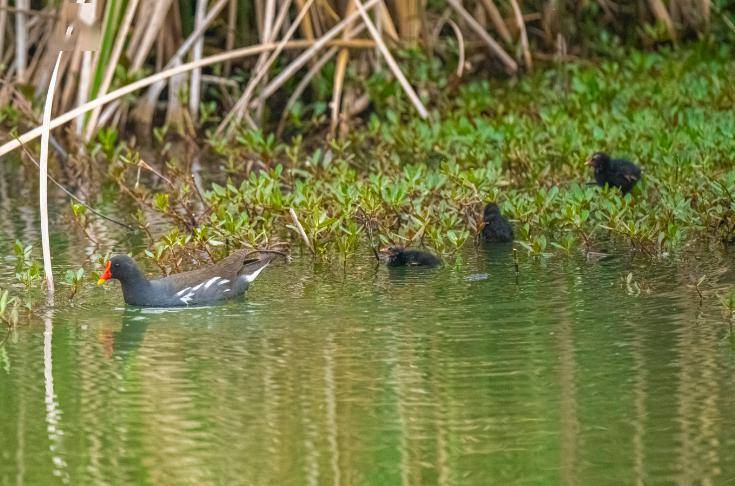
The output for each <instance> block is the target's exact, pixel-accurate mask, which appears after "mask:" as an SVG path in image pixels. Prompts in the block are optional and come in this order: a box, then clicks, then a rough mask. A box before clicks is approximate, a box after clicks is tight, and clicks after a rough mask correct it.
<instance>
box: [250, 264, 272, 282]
mask: <svg viewBox="0 0 735 486" xmlns="http://www.w3.org/2000/svg"><path fill="white" fill-rule="evenodd" d="M268 265H269V263H266V264H265V265H263V266H262V267H260V268H259V269H257V270H256V271H254V272H253V273H249V274H246V275H244V277H245V280H247V281H248V283H250V282H252V281H253V280H255V279H256V278H258V275H260V272H262V271H263V269H264V268H265V267H267V266H268Z"/></svg>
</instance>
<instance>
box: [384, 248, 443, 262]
mask: <svg viewBox="0 0 735 486" xmlns="http://www.w3.org/2000/svg"><path fill="white" fill-rule="evenodd" d="M381 254H382V255H383V257H384V259H385V263H386V265H388V266H389V267H402V266H405V265H409V266H424V267H436V266H437V265H439V264H441V260H440V259H439V257H438V256H436V255H432V254H431V253H429V252H426V251H420V250H412V249H410V248H403V247H401V246H391V247H388V248H386V249H384V250H382V251H381Z"/></svg>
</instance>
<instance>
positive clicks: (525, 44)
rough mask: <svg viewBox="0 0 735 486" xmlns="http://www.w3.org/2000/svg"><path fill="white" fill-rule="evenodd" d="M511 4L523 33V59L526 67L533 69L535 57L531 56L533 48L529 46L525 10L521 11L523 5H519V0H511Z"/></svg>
mask: <svg viewBox="0 0 735 486" xmlns="http://www.w3.org/2000/svg"><path fill="white" fill-rule="evenodd" d="M510 4H511V5H512V7H513V13H514V14H515V17H516V23H517V24H518V30H519V31H520V33H521V49H523V60H524V61H525V64H526V68H527V69H528V70H529V71H530V70H531V69H533V59H532V58H531V49H530V48H529V46H528V33H527V32H526V22H525V21H524V20H523V12H522V11H521V6H520V5H518V1H517V0H510Z"/></svg>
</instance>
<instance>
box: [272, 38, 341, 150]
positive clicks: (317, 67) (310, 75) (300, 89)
mask: <svg viewBox="0 0 735 486" xmlns="http://www.w3.org/2000/svg"><path fill="white" fill-rule="evenodd" d="M337 51H338V49H337V48H336V47H332V48H331V49H329V50H328V51H327V52H325V53H324V55H322V57H321V58H320V59H319V60H318V61H317V62H315V63H314V64H313V65H312V66H311V67H310V68H309V70H308V71H307V72H306V74H305V75H304V76H303V77H302V78H301V81H299V84H297V85H296V88H294V90H293V93H291V96H290V97H289V98H288V102H287V103H286V107H285V108H284V109H283V113H282V114H281V120H280V122H279V123H278V129H277V130H276V132H277V133H278V135H279V136H280V134H281V133H283V129H284V127H285V123H286V117H287V116H288V113H289V111H291V108H293V106H294V105H295V104H296V102H297V101H298V100H299V98H301V95H302V94H303V93H304V91H305V90H306V87H307V86H308V85H309V83H311V80H312V79H314V76H316V75H317V73H318V72H319V71H321V70H322V68H323V67H324V65H325V64H326V63H327V62H329V60H330V59H332V58H333V57H334V55H335V54H337Z"/></svg>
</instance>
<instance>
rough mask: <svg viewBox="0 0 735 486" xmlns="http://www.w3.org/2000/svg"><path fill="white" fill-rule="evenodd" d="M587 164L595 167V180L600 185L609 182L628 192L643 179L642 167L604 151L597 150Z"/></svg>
mask: <svg viewBox="0 0 735 486" xmlns="http://www.w3.org/2000/svg"><path fill="white" fill-rule="evenodd" d="M587 165H589V166H591V167H594V168H595V182H597V185H598V186H600V187H605V184H607V185H608V186H610V187H617V188H619V189H620V191H621V192H622V193H623V194H628V193H629V192H630V191H631V190H632V189H633V186H635V183H636V182H638V181H639V180H640V179H641V168H640V167H638V166H637V165H635V164H634V163H633V162H631V161H629V160H625V159H611V158H610V156H609V155H607V154H606V153H603V152H595V153H594V154H592V156H591V157H590V158H589V159H587Z"/></svg>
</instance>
